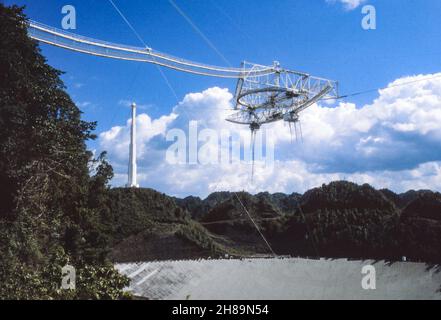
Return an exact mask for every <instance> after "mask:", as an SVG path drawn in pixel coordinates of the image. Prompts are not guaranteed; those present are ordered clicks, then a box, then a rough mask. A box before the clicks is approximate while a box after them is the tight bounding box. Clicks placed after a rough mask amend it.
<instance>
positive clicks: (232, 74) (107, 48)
mask: <svg viewBox="0 0 441 320" xmlns="http://www.w3.org/2000/svg"><path fill="white" fill-rule="evenodd" d="M28 34H29V36H30V37H31V38H32V39H35V40H38V41H41V42H44V43H47V44H50V45H53V46H57V47H61V48H64V49H68V50H72V51H76V52H81V53H87V54H91V55H95V56H101V57H107V58H113V59H121V60H131V61H139V62H147V63H152V64H156V65H159V66H163V67H167V68H171V69H174V70H178V71H183V72H187V73H193V74H198V75H204V76H211V77H218V78H233V79H237V78H240V77H242V73H243V72H246V73H247V74H251V75H256V76H257V75H265V74H271V73H273V72H274V70H273V68H272V67H267V66H259V67H256V68H253V70H244V69H243V68H230V67H219V66H211V65H208V64H203V63H199V62H193V61H190V60H186V59H182V58H178V57H174V56H172V55H169V54H165V53H162V52H159V51H156V50H153V49H152V48H149V47H145V48H142V47H134V46H127V45H123V44H116V43H111V42H106V41H102V40H97V39H93V38H88V37H83V36H80V35H77V34H73V33H70V32H66V31H65V30H61V29H57V28H53V27H50V26H47V25H45V24H42V23H39V22H36V21H29V26H28Z"/></svg>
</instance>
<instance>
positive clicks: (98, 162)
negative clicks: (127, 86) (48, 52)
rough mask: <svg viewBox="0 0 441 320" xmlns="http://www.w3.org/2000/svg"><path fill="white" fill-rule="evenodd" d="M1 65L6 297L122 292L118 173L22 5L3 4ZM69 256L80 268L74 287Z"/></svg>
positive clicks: (0, 278)
mask: <svg viewBox="0 0 441 320" xmlns="http://www.w3.org/2000/svg"><path fill="white" fill-rule="evenodd" d="M0 70H1V71H0V126H1V128H2V130H0V188H1V190H0V191H1V197H2V201H1V202H0V257H1V260H0V283H2V285H1V286H0V297H1V298H7V299H10V298H12V299H14V298H26V299H39V298H43V299H51V298H83V299H87V298H119V297H120V296H121V295H122V291H121V290H122V288H123V287H124V286H125V285H126V284H127V279H125V278H122V277H121V276H119V275H118V274H117V273H116V271H115V270H114V269H113V267H112V266H111V265H109V264H108V262H107V261H106V258H105V257H106V254H107V251H108V241H107V239H106V238H107V233H106V228H107V226H106V223H105V220H106V216H107V215H108V214H109V212H108V209H106V207H105V206H104V202H105V197H106V192H107V189H108V186H107V183H108V181H109V179H110V178H111V177H112V175H113V172H112V168H111V166H110V165H109V164H108V163H107V162H106V160H105V154H103V155H101V156H100V157H99V158H98V159H92V154H91V152H89V151H87V149H86V144H85V143H86V141H87V140H88V139H94V138H95V136H94V134H93V130H94V129H95V126H96V124H95V123H93V122H86V121H83V120H82V119H81V111H80V110H79V109H78V108H77V107H76V105H75V104H74V102H73V101H72V100H71V98H70V97H69V95H68V94H67V93H66V91H65V87H64V85H63V82H62V81H61V79H60V75H61V72H60V71H58V70H56V69H54V68H52V67H51V66H49V65H48V64H47V63H46V60H45V58H44V57H43V56H42V55H41V53H40V50H39V48H38V46H37V44H36V43H35V42H34V41H32V40H30V39H29V38H28V36H27V21H26V18H25V16H24V14H23V9H22V8H19V7H16V6H12V7H5V6H4V5H2V4H0ZM67 263H69V264H71V265H73V266H74V267H75V268H76V270H77V276H78V279H77V289H76V290H74V291H69V292H67V291H63V290H60V289H59V287H60V283H61V268H62V267H63V266H64V265H65V264H67Z"/></svg>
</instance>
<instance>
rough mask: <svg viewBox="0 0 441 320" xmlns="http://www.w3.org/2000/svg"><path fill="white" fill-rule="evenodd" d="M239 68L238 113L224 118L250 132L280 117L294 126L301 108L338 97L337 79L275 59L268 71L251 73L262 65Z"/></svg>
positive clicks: (244, 65)
mask: <svg viewBox="0 0 441 320" xmlns="http://www.w3.org/2000/svg"><path fill="white" fill-rule="evenodd" d="M242 68H243V70H244V71H243V73H242V77H240V78H239V79H238V81H237V86H236V93H235V110H237V112H236V113H234V114H232V115H230V116H229V117H228V118H227V119H226V120H227V121H229V122H233V123H237V124H242V125H248V126H249V127H250V129H251V131H252V132H255V131H256V130H258V129H260V127H261V126H262V125H263V124H266V123H271V122H275V121H280V120H283V121H286V122H287V123H289V125H290V127H291V124H294V126H295V127H296V125H297V124H299V123H300V116H299V114H300V112H301V111H303V110H305V109H306V108H308V107H309V106H311V105H312V104H314V103H315V102H317V101H319V100H320V99H322V98H324V97H326V98H336V97H338V84H337V82H335V81H332V80H328V79H323V78H317V77H313V76H310V75H309V74H307V73H302V72H296V71H291V70H286V69H282V68H281V67H280V65H279V63H278V62H274V64H273V67H272V70H273V73H271V74H256V73H255V72H253V69H254V68H256V69H257V70H260V69H261V68H263V66H256V65H253V64H248V63H243V64H242ZM250 71H251V72H250ZM296 132H297V128H296Z"/></svg>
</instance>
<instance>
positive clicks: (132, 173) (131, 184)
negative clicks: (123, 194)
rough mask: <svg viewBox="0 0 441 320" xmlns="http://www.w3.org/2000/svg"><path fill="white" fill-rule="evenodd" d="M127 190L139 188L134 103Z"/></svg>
mask: <svg viewBox="0 0 441 320" xmlns="http://www.w3.org/2000/svg"><path fill="white" fill-rule="evenodd" d="M128 178H129V179H128V182H127V188H139V185H138V183H137V181H136V104H135V103H132V127H131V129H130V155H129V177H128Z"/></svg>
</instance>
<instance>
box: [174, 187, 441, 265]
mask: <svg viewBox="0 0 441 320" xmlns="http://www.w3.org/2000/svg"><path fill="white" fill-rule="evenodd" d="M215 195H217V196H216V197H215V198H218V199H219V196H218V195H219V194H218V193H216V194H215ZM238 199H241V201H239V200H238ZM240 202H242V203H243V204H244V205H245V207H246V208H247V209H248V211H249V213H250V215H251V216H252V217H253V218H254V220H255V221H256V223H257V224H258V225H259V227H260V229H261V230H262V231H263V233H264V235H265V237H266V238H267V239H268V240H269V242H270V244H271V246H272V247H273V249H274V251H275V252H276V253H277V254H282V255H286V254H289V255H294V256H311V257H315V256H321V257H331V258H333V257H335V258H337V257H347V258H357V259H363V258H377V259H388V260H400V259H402V257H403V256H405V257H407V259H409V260H413V261H425V262H432V263H440V262H441V195H440V194H439V193H434V192H431V191H427V190H423V191H409V192H406V193H404V194H400V195H398V194H395V193H393V192H392V191H390V190H375V189H374V188H372V187H371V186H369V185H362V186H359V185H356V184H354V183H349V182H344V181H340V182H333V183H330V184H328V185H323V186H322V187H320V188H315V189H312V190H309V191H307V192H306V193H305V194H304V195H303V196H301V195H298V194H291V195H284V194H280V193H278V194H274V195H271V194H268V193H260V194H257V195H255V196H253V195H250V194H247V193H239V194H238V197H236V196H235V195H234V194H233V193H222V197H221V199H220V200H219V201H217V202H216V201H213V196H209V197H208V198H207V199H204V200H202V199H199V198H195V197H191V198H185V199H180V200H177V203H179V204H180V205H181V206H182V207H183V208H186V209H189V211H190V210H191V209H194V208H195V209H196V216H195V219H197V220H199V221H200V222H201V224H202V225H203V226H204V227H205V228H207V229H208V230H209V231H210V232H211V233H212V234H214V235H217V236H220V237H222V238H223V239H224V240H225V241H229V242H230V243H231V245H232V246H233V247H235V248H242V249H243V250H244V251H246V252H248V253H249V251H252V252H254V253H267V254H268V253H269V250H268V248H267V247H266V245H265V243H264V242H263V241H262V239H261V237H260V236H259V234H258V233H257V231H256V229H255V228H254V226H253V225H252V223H251V222H250V219H249V218H248V217H247V215H246V214H245V211H244V209H243V207H242V204H241V203H240Z"/></svg>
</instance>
